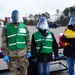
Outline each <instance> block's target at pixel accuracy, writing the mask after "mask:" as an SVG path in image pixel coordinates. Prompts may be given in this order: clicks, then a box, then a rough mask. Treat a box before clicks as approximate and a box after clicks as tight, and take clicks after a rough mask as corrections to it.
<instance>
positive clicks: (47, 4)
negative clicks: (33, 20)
mask: <svg viewBox="0 0 75 75" xmlns="http://www.w3.org/2000/svg"><path fill="white" fill-rule="evenodd" d="M74 5H75V0H0V19H5V17H10V16H11V12H12V11H13V10H18V11H19V12H20V14H21V15H22V17H24V16H28V15H29V14H33V15H35V14H39V13H44V12H48V13H49V14H51V15H53V14H55V13H56V9H59V10H60V12H62V11H63V10H64V9H65V8H67V7H71V6H74Z"/></svg>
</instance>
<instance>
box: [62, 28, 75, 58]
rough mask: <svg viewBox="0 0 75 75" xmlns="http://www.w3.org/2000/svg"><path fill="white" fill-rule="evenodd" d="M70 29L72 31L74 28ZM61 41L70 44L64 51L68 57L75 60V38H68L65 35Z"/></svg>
mask: <svg viewBox="0 0 75 75" xmlns="http://www.w3.org/2000/svg"><path fill="white" fill-rule="evenodd" d="M69 29H71V30H72V28H69ZM65 31H66V30H65ZM74 31H75V30H74ZM61 41H62V42H67V43H69V44H68V45H67V46H65V47H64V51H63V53H64V55H65V56H67V57H72V58H75V38H66V36H65V35H63V36H62V37H61Z"/></svg>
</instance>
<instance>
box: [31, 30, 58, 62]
mask: <svg viewBox="0 0 75 75" xmlns="http://www.w3.org/2000/svg"><path fill="white" fill-rule="evenodd" d="M39 31H40V33H41V34H42V35H43V36H44V35H45V33H46V30H45V31H42V30H39ZM51 34H52V36H53V46H52V48H53V51H54V54H55V57H57V56H58V44H57V42H56V39H55V37H54V35H53V33H52V32H51ZM31 53H32V58H33V59H34V58H36V57H37V54H36V44H35V41H34V34H33V35H32V40H31ZM51 60H52V53H50V54H49V53H40V54H39V56H38V61H39V62H49V61H51Z"/></svg>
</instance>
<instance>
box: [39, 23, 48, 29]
mask: <svg viewBox="0 0 75 75" xmlns="http://www.w3.org/2000/svg"><path fill="white" fill-rule="evenodd" d="M39 28H40V29H42V30H45V29H47V26H46V25H44V24H42V25H41V24H40V27H39Z"/></svg>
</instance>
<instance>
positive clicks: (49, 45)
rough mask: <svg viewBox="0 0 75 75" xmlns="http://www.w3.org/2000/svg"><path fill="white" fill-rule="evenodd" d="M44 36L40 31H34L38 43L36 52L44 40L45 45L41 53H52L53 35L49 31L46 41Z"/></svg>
mask: <svg viewBox="0 0 75 75" xmlns="http://www.w3.org/2000/svg"><path fill="white" fill-rule="evenodd" d="M44 37H45V36H43V35H42V34H41V33H40V32H39V31H37V32H35V33H34V40H35V43H36V52H37V53H38V51H39V49H40V45H41V41H43V42H44V45H43V47H42V49H41V51H40V53H51V52H52V51H53V50H52V45H53V37H52V35H51V33H50V31H48V35H47V37H46V39H45V41H44Z"/></svg>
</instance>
